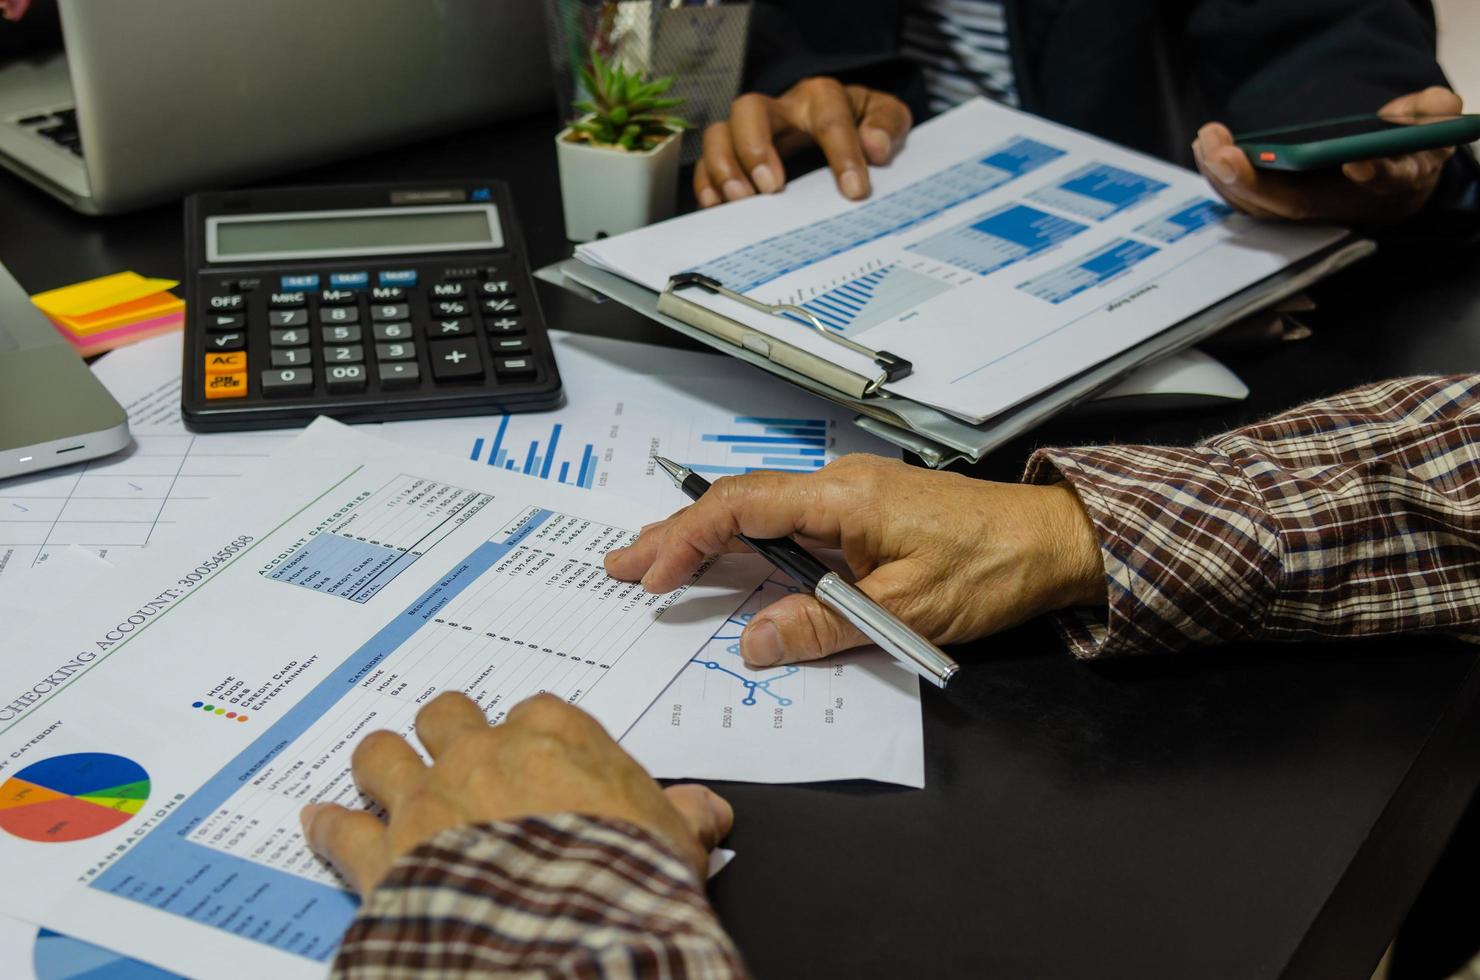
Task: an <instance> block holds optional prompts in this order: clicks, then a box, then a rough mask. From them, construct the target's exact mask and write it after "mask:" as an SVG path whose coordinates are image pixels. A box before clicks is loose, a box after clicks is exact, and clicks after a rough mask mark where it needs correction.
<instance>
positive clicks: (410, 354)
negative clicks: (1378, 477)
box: [375, 344, 416, 361]
mask: <svg viewBox="0 0 1480 980" xmlns="http://www.w3.org/2000/svg"><path fill="white" fill-rule="evenodd" d="M375 359H376V360H377V361H414V360H416V345H415V344H376V345H375Z"/></svg>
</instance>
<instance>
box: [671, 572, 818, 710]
mask: <svg viewBox="0 0 1480 980" xmlns="http://www.w3.org/2000/svg"><path fill="white" fill-rule="evenodd" d="M768 589H769V590H770V597H769V598H768V599H766V600H765V601H766V603H770V602H774V601H775V600H776V599H778V598H780V597H781V596H782V595H786V594H790V593H794V592H797V591H799V590H798V589H797V587H796V586H795V585H787V584H786V583H785V582H782V581H779V580H778V579H774V578H773V579H769V580H768V581H766V582H763V583H761V587H760V588H758V589H756V590H755V594H756V596H758V597H760V596H765V595H767V594H768V593H767V590H768ZM758 608H759V606H758V605H757V604H756V602H755V600H754V599H752V601H751V602H748V603H746V605H745V606H744V607H743V608H742V610H741V611H740V612H737V613H736V614H735V615H733V616H731V617H730V618H729V619H727V620H725V625H724V626H722V627H720V631H719V632H718V633H716V634H715V635H714V639H712V640H710V641H709V643H708V644H707V645H706V646H705V647H704V652H701V653H700V654H699V655H698V656H696V657H694V658H693V659H692V660H690V661H689V663H691V664H697V665H698V666H700V667H703V668H705V669H706V670H717V671H719V672H720V673H722V674H727V675H729V676H730V677H733V678H734V679H735V680H737V681H739V682H740V686H741V687H743V688H744V689H745V696H744V697H743V698H741V699H740V703H741V704H743V705H745V706H746V707H753V706H755V705H756V704H758V703H759V698H757V697H756V695H757V694H758V693H759V694H764V695H766V696H767V697H770V698H773V699H774V700H775V701H776V703H777V704H778V705H780V706H781V707H783V708H789V707H791V706H792V704H794V703H795V702H794V701H793V700H792V699H791V698H789V697H787V696H786V695H785V694H778V693H777V692H775V691H773V690H771V685H772V684H775V683H778V682H780V681H784V680H786V679H787V678H788V677H791V676H793V675H795V674H799V673H801V671H802V668H800V667H798V666H797V665H796V664H786V665H784V666H782V667H779V668H777V670H778V671H779V672H778V673H771V674H769V675H768V676H766V677H762V676H761V675H760V674H759V673H757V672H756V671H753V670H751V669H750V668H748V667H744V666H743V664H744V661H742V660H740V633H741V632H743V631H744V629H745V627H746V626H747V625H748V624H749V623H750V620H751V619H752V618H753V617H754V616H755V614H756V610H757V609H758ZM717 645H723V648H724V652H725V654H727V655H728V656H731V657H734V658H735V660H736V661H738V662H739V663H740V664H741V665H742V666H741V668H740V669H738V670H734V669H731V668H730V667H727V666H725V664H724V663H722V662H720V661H719V660H718V659H709V658H714V657H716V656H717V655H716V654H714V653H713V652H712V651H711V648H712V647H714V646H717ZM706 654H707V656H706ZM742 671H744V672H743V673H742ZM747 674H748V675H749V676H747Z"/></svg>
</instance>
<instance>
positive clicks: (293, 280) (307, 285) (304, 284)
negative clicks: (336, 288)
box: [278, 273, 319, 293]
mask: <svg viewBox="0 0 1480 980" xmlns="http://www.w3.org/2000/svg"><path fill="white" fill-rule="evenodd" d="M278 288H279V289H281V290H282V291H283V292H285V293H286V292H292V291H294V290H298V289H318V288H319V276H318V273H314V274H312V275H303V276H283V277H282V278H281V279H279V280H278Z"/></svg>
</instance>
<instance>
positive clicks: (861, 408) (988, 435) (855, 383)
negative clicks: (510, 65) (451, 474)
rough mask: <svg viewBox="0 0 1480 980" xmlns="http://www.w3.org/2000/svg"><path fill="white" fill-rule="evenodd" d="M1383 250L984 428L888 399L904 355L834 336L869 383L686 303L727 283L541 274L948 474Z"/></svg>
mask: <svg viewBox="0 0 1480 980" xmlns="http://www.w3.org/2000/svg"><path fill="white" fill-rule="evenodd" d="M1376 250H1377V245H1376V243H1374V242H1372V241H1371V240H1369V239H1365V238H1361V237H1358V236H1355V235H1349V236H1347V237H1346V238H1344V239H1342V240H1340V241H1338V242H1336V243H1334V244H1332V245H1330V246H1328V247H1327V248H1325V249H1323V250H1321V251H1319V252H1317V253H1315V254H1313V255H1311V256H1308V257H1307V258H1305V259H1304V260H1302V261H1300V262H1297V263H1295V264H1293V265H1291V266H1289V267H1287V268H1285V269H1283V270H1281V271H1280V272H1278V273H1276V274H1275V275H1272V276H1270V277H1268V278H1266V279H1264V280H1261V281H1260V282H1257V283H1255V284H1254V285H1252V286H1249V287H1247V288H1245V289H1243V290H1240V291H1239V292H1237V293H1234V294H1233V295H1231V296H1228V297H1226V298H1225V299H1222V300H1220V301H1218V302H1216V303H1214V304H1213V305H1211V306H1209V307H1207V308H1206V309H1204V310H1202V311H1201V312H1200V313H1197V314H1194V315H1193V316H1191V317H1189V318H1187V319H1185V320H1183V321H1182V322H1180V323H1177V324H1174V325H1173V326H1171V327H1168V328H1167V329H1165V330H1163V331H1161V332H1160V333H1158V334H1155V335H1154V336H1152V337H1150V338H1148V339H1146V340H1144V341H1141V342H1140V343H1138V344H1135V345H1133V346H1131V347H1129V348H1127V349H1125V350H1124V351H1122V352H1120V353H1119V354H1117V355H1115V356H1114V357H1111V358H1109V359H1107V360H1105V361H1102V362H1101V363H1099V364H1098V365H1096V366H1095V367H1092V368H1090V369H1089V370H1087V371H1084V372H1082V373H1080V374H1078V375H1076V376H1074V377H1072V378H1069V379H1067V380H1065V381H1063V382H1061V383H1059V384H1058V385H1056V386H1055V387H1053V388H1051V389H1049V390H1048V391H1045V392H1043V393H1041V394H1039V395H1036V396H1034V397H1032V398H1029V399H1027V400H1025V401H1023V402H1019V403H1018V404H1017V405H1015V406H1013V407H1012V408H1010V409H1008V410H1007V411H1005V412H1002V413H1000V414H998V415H996V416H994V417H992V418H990V419H988V420H987V421H985V422H983V423H981V424H979V425H973V424H970V423H968V422H966V421H964V420H962V419H959V418H956V417H955V416H952V415H949V414H947V413H945V412H942V411H940V410H939V409H936V408H934V407H931V406H929V405H925V404H923V403H921V402H918V401H915V400H913V399H910V398H904V397H901V396H899V395H895V394H891V393H889V392H886V391H883V390H882V383H883V381H884V380H892V379H890V378H888V372H889V371H890V370H895V371H899V370H902V369H904V368H903V367H902V365H903V366H907V365H908V361H907V360H906V359H905V358H903V357H900V356H899V355H896V354H891V353H890V352H888V351H874V350H870V349H868V348H865V347H862V345H857V344H855V343H854V342H852V341H847V340H846V338H837V337H836V336H835V335H832V334H829V333H828V332H826V331H824V334H825V335H827V336H829V337H830V338H831V339H838V340H844V341H846V344H847V345H850V346H852V347H853V348H854V350H855V353H861V354H863V355H864V356H866V357H868V358H869V359H870V360H872V361H874V363H875V366H876V368H877V369H878V371H877V373H875V374H872V375H864V374H861V373H859V372H855V371H852V370H849V369H847V368H845V367H842V366H840V365H837V364H834V363H833V362H831V361H828V360H827V359H826V358H822V357H819V356H817V355H815V354H812V353H810V352H808V351H806V350H804V349H802V348H799V347H796V346H795V345H792V344H789V343H787V342H786V341H784V340H781V339H780V338H778V337H775V336H772V335H770V334H768V333H767V332H766V331H764V330H761V329H759V328H757V327H755V326H752V325H749V324H744V323H741V322H739V321H737V320H735V319H733V318H731V317H728V316H725V315H724V314H721V313H717V312H715V311H714V310H712V309H710V308H708V307H706V306H702V305H700V304H698V303H695V302H693V301H692V300H690V299H688V298H686V297H685V296H684V295H683V294H684V292H685V291H686V290H687V289H690V288H699V289H703V290H705V291H714V290H713V288H711V287H718V284H717V283H698V282H695V281H693V280H692V279H687V280H686V279H684V278H682V277H674V278H673V279H670V280H669V287H668V288H667V289H665V290H663V291H662V292H655V291H654V290H651V289H648V288H647V287H645V286H642V285H639V284H638V283H635V282H633V281H631V280H629V279H626V278H623V277H622V276H619V275H617V274H615V273H612V272H606V271H604V270H601V269H598V268H596V267H594V266H592V265H589V264H588V263H586V262H582V261H581V260H580V259H576V258H570V259H565V260H564V261H561V262H557V263H554V264H553V265H551V266H548V267H546V268H545V269H542V270H540V272H539V276H540V278H542V279H545V280H547V281H549V282H552V283H555V284H558V285H561V286H563V287H565V288H567V289H571V290H572V291H573V292H576V293H577V294H579V295H585V296H587V298H591V296H590V294H596V295H597V296H604V297H607V298H610V299H612V300H614V301H616V302H618V303H621V304H622V305H623V306H626V307H628V308H629V309H632V310H634V311H636V312H638V313H641V314H642V315H643V316H646V317H648V318H649V319H652V320H656V321H657V322H658V323H661V324H663V325H664V326H666V327H669V328H670V329H673V330H676V331H678V332H679V333H681V334H683V335H684V336H686V337H689V338H691V339H693V340H697V341H698V342H699V343H701V344H704V345H705V346H707V347H710V348H712V349H714V350H716V351H718V352H720V353H722V354H727V355H729V356H731V357H734V358H736V359H737V360H740V361H744V362H746V363H748V364H751V365H753V366H755V367H757V368H759V369H761V370H763V371H765V372H767V373H768V374H772V375H775V376H776V377H779V378H781V379H783V380H785V381H788V382H790V383H792V384H794V385H796V386H797V387H799V388H802V389H805V390H806V391H810V392H812V393H813V394H815V395H818V396H820V397H823V398H826V399H828V400H829V401H831V402H834V403H835V404H838V405H840V406H843V407H844V408H847V409H849V410H851V411H853V412H854V413H855V415H854V419H853V422H854V424H855V425H857V426H858V427H859V428H861V429H863V430H865V431H867V432H869V433H871V434H873V435H875V436H878V437H879V438H881V439H884V440H885V441H887V442H890V443H892V444H893V445H895V446H898V447H899V448H901V449H905V450H908V451H909V452H912V453H914V454H915V455H916V456H918V457H920V459H921V460H922V461H924V462H925V464H926V465H928V466H931V467H935V468H940V467H944V466H949V465H951V464H952V463H956V462H961V461H963V460H964V461H970V462H973V463H975V462H978V461H979V460H980V459H981V458H982V457H983V456H985V455H986V454H987V453H989V452H991V451H992V450H993V449H995V448H997V447H998V446H1001V445H1003V444H1004V443H1007V442H1009V441H1011V440H1013V439H1015V438H1017V437H1018V436H1020V435H1022V434H1023V433H1025V432H1028V431H1029V430H1031V429H1033V428H1034V427H1036V426H1038V425H1040V424H1042V423H1043V422H1044V421H1046V420H1047V419H1049V418H1050V417H1052V416H1054V415H1057V414H1059V413H1060V412H1063V411H1066V410H1068V409H1070V408H1072V407H1074V406H1075V405H1077V404H1079V403H1080V402H1083V401H1087V400H1089V399H1091V398H1093V397H1094V396H1095V395H1096V394H1097V393H1098V392H1100V391H1103V390H1104V389H1106V388H1109V387H1111V386H1113V385H1115V384H1116V383H1117V382H1119V381H1121V380H1122V379H1123V378H1125V376H1126V375H1128V374H1130V373H1131V372H1133V371H1135V370H1136V369H1137V368H1140V367H1143V366H1145V365H1147V364H1150V363H1152V362H1153V361H1156V360H1158V359H1160V358H1162V357H1166V356H1167V355H1169V354H1174V353H1176V352H1177V351H1180V350H1183V349H1185V348H1187V347H1191V346H1192V345H1194V344H1196V343H1198V342H1200V341H1202V340H1206V339H1207V338H1209V337H1211V336H1212V335H1214V334H1216V333H1218V332H1219V331H1221V330H1223V329H1224V328H1226V327H1230V326H1232V325H1234V324H1235V323H1238V322H1239V321H1240V320H1243V319H1244V318H1246V317H1249V316H1253V315H1256V314H1258V313H1259V312H1260V311H1261V310H1265V309H1267V308H1269V307H1271V306H1273V305H1275V304H1277V303H1279V302H1281V301H1283V300H1285V299H1288V298H1289V297H1291V296H1294V295H1296V294H1297V293H1300V292H1302V291H1303V290H1305V289H1307V288H1309V287H1310V286H1311V285H1313V284H1314V283H1316V282H1318V281H1319V280H1321V279H1324V278H1326V277H1327V276H1330V275H1332V274H1333V273H1335V272H1337V271H1339V270H1341V269H1344V268H1346V267H1347V266H1349V265H1351V264H1353V263H1355V262H1358V261H1360V260H1361V259H1364V258H1366V257H1367V256H1369V255H1371V254H1372V253H1373V252H1375V251H1376ZM719 288H722V287H719ZM725 292H726V293H727V294H728V291H725ZM730 298H738V299H739V300H740V301H741V302H743V303H745V304H746V305H748V306H752V307H759V308H761V310H762V311H763V312H766V313H769V314H772V315H788V314H791V315H792V316H793V317H794V318H795V314H794V313H791V310H790V309H789V308H787V307H771V306H768V305H767V304H760V303H756V302H754V301H752V300H750V299H749V298H748V297H744V296H739V294H730Z"/></svg>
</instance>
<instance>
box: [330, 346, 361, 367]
mask: <svg viewBox="0 0 1480 980" xmlns="http://www.w3.org/2000/svg"><path fill="white" fill-rule="evenodd" d="M324 360H325V361H326V362H328V363H329V364H359V363H360V362H361V361H363V360H365V348H363V347H361V346H360V345H359V344H346V345H345V346H343V347H325V348H324Z"/></svg>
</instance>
